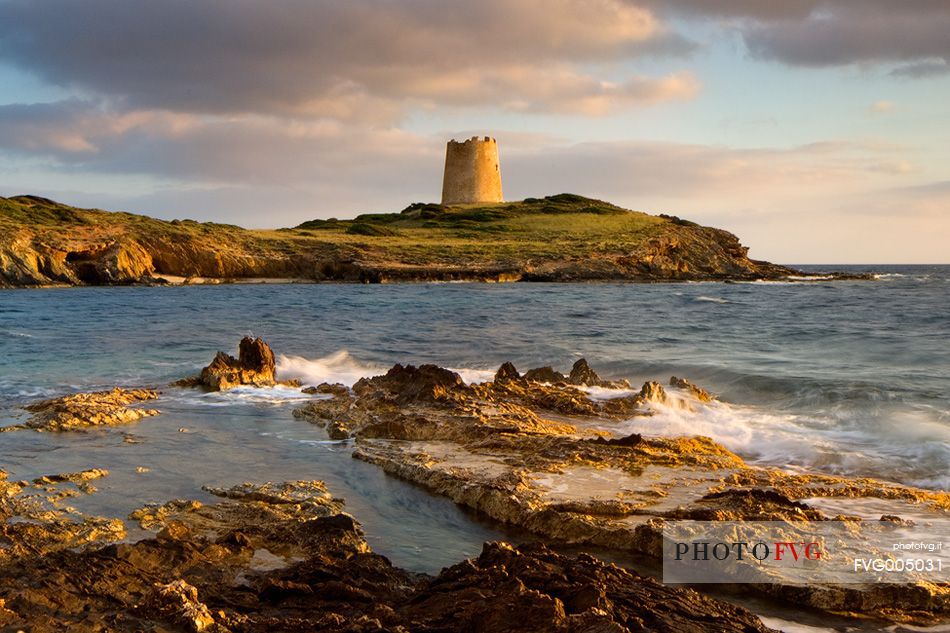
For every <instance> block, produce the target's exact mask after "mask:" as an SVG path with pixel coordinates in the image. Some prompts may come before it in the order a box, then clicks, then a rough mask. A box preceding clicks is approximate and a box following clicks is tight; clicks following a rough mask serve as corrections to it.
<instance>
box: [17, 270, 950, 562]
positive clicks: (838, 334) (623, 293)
mask: <svg viewBox="0 0 950 633" xmlns="http://www.w3.org/2000/svg"><path fill="white" fill-rule="evenodd" d="M838 268H840V267H838ZM853 270H855V271H856V272H857V271H862V270H871V271H873V272H876V273H878V275H879V276H878V278H877V279H876V280H874V281H828V280H822V281H809V282H794V283H788V282H785V283H779V282H765V283H676V284H613V283H598V284H498V285H495V284H478V283H475V284H405V285H376V286H360V285H221V286H194V287H127V288H126V287H124V288H62V289H41V290H8V291H0V403H2V404H0V416H2V419H0V424H3V425H5V424H11V423H16V422H21V421H22V420H23V419H24V417H25V413H24V412H23V411H22V409H20V407H21V406H22V405H23V404H26V403H28V402H30V401H32V400H35V399H38V398H45V397H51V396H56V395H61V394H64V393H69V392H75V391H80V390H90V389H100V388H111V387H113V386H116V385H119V386H126V387H128V386H140V385H144V386H159V387H160V388H161V389H162V391H163V395H162V397H161V399H160V400H159V401H157V402H155V403H150V406H154V407H156V408H159V409H160V410H161V411H162V415H160V416H157V417H153V418H146V419H144V420H142V421H141V422H138V423H136V424H133V425H130V426H126V427H118V428H111V429H101V430H94V431H91V432H86V433H65V434H45V433H34V432H26V431H21V432H17V433H4V434H0V468H2V469H3V470H6V471H7V472H8V473H9V476H10V478H11V479H26V478H32V477H35V476H39V475H41V474H49V473H55V472H66V471H75V470H81V469H84V468H92V467H104V468H107V469H109V471H110V473H111V474H110V476H109V477H107V478H105V479H102V480H99V481H97V482H96V485H97V487H98V488H99V489H100V492H99V493H97V494H93V495H90V496H87V497H82V498H78V499H74V500H71V501H70V502H71V503H72V504H73V505H75V506H76V507H78V508H79V509H81V510H83V511H87V512H93V513H100V514H107V515H110V516H125V515H127V514H128V512H130V511H131V510H133V509H135V508H137V507H139V506H141V505H142V504H143V503H146V502H153V503H154V502H164V501H167V500H169V499H172V498H176V497H177V498H197V499H202V500H208V499H209V497H208V496H207V495H206V494H205V493H203V492H202V491H201V487H202V486H203V485H213V486H230V485H234V484H237V483H241V482H243V481H258V482H260V481H281V480H288V479H322V480H324V481H326V482H327V484H328V485H329V487H330V489H331V491H332V492H333V493H334V494H336V495H338V496H341V497H344V498H345V499H346V502H347V508H348V510H349V511H350V512H351V513H352V514H354V515H355V516H356V517H357V518H358V519H359V520H360V521H361V522H362V523H363V525H364V527H365V529H366V532H367V536H368V540H369V542H370V544H371V545H372V546H373V547H374V549H376V550H377V551H379V552H380V553H383V554H385V555H387V556H389V557H390V558H391V559H393V561H394V562H395V563H396V564H398V565H401V566H404V567H407V568H409V569H413V570H418V571H427V572H435V571H438V570H439V569H440V568H441V567H442V566H444V565H448V564H451V563H454V562H457V561H459V560H461V559H462V558H464V557H467V556H472V555H475V554H477V553H478V551H479V550H480V548H481V544H482V542H484V541H486V540H492V539H499V538H509V539H515V540H517V539H519V538H521V537H522V536H523V535H521V534H518V533H515V532H512V531H511V530H507V529H505V528H503V527H502V526H500V525H498V524H497V523H493V522H490V521H487V520H485V519H483V518H481V517H479V516H477V515H475V514H473V513H469V512H466V511H464V510H462V509H460V508H458V507H457V506H455V505H454V504H452V503H451V502H450V501H448V500H446V499H444V498H440V497H436V496H433V495H431V494H428V493H426V492H425V491H423V490H421V489H420V488H418V487H416V486H414V485H412V484H409V483H405V482H401V481H398V480H396V479H393V478H391V477H388V476H386V475H385V474H383V473H382V472H381V471H380V470H379V469H378V468H377V467H375V466H372V465H369V464H365V463H362V462H360V461H358V460H355V459H352V458H351V457H350V455H351V452H352V444H351V442H336V441H330V440H329V439H328V438H327V436H326V433H325V432H324V431H323V430H322V429H320V428H318V427H316V426H313V425H311V424H308V423H306V422H303V421H300V420H296V419H294V418H293V417H292V415H291V411H292V409H293V407H294V406H298V405H299V404H300V402H301V401H303V400H305V399H306V398H307V397H308V396H306V395H305V394H302V393H301V392H300V391H299V390H297V389H291V388H284V387H278V388H274V389H253V388H239V389H235V390H232V391H229V392H226V393H211V394H206V393H201V392H198V391H195V390H189V389H181V388H173V387H168V386H167V385H168V383H170V382H171V381H173V380H176V379H178V378H182V377H185V376H188V375H192V374H195V373H196V372H197V371H198V370H199V369H200V367H202V366H203V365H205V364H207V363H208V362H209V361H210V359H211V358H212V357H213V355H214V353H215V352H216V351H217V350H226V351H229V352H232V353H234V352H235V351H236V350H235V348H236V345H237V342H238V341H239V339H240V338H241V337H242V336H244V335H246V334H252V335H255V336H261V337H263V338H264V339H265V340H266V341H268V343H270V344H271V345H272V347H273V348H274V349H275V351H276V352H277V354H278V355H279V374H280V377H282V378H300V379H301V380H303V381H304V383H305V384H316V383H319V382H323V381H328V382H342V383H345V384H352V383H354V382H355V381H356V380H358V379H359V378H360V377H362V376H371V375H376V374H378V373H382V372H384V371H385V370H386V369H387V368H388V367H389V366H391V365H392V364H394V363H397V362H400V363H412V364H420V363H436V364H439V365H442V366H446V367H450V368H453V369H455V370H457V371H459V372H460V373H461V374H462V376H463V377H464V378H465V379H466V380H468V381H470V382H471V381H479V380H486V379H488V378H490V377H491V375H492V374H493V373H494V370H495V369H496V368H497V367H498V366H499V365H500V364H501V363H502V362H504V361H512V362H514V363H515V365H516V366H517V367H518V368H519V369H521V370H524V369H528V368H530V367H535V366H539V365H553V366H554V367H555V368H557V369H560V370H562V371H566V370H567V369H569V368H570V365H571V364H572V363H573V362H574V361H575V360H577V359H578V358H580V357H585V358H587V359H588V361H589V362H590V363H591V365H592V366H593V367H594V368H595V369H596V370H597V371H598V372H599V373H601V375H602V376H605V377H610V378H628V379H629V380H630V381H631V382H632V383H633V384H634V385H636V384H638V383H640V382H642V381H644V380H661V381H663V382H665V381H666V380H668V379H669V377H670V375H676V376H680V377H685V378H688V379H690V380H691V381H693V382H695V383H697V384H699V385H701V386H703V387H705V388H706V389H708V390H710V391H711V392H713V393H714V394H716V395H717V396H718V398H719V401H718V402H715V403H712V404H710V405H708V406H703V407H701V408H700V409H699V410H697V411H695V412H686V411H682V410H676V409H664V408H662V407H659V408H658V412H657V415H655V416H652V417H649V418H636V419H634V420H631V421H629V422H625V423H623V424H622V425H621V427H620V428H621V430H624V431H630V432H634V431H636V432H642V433H649V434H661V435H662V434H674V435H675V434H696V433H700V434H703V435H708V436H710V437H713V438H715V439H716V440H717V441H719V442H722V443H723V444H725V445H726V446H727V447H729V448H730V449H732V450H734V451H736V452H737V453H739V454H740V455H742V456H743V457H745V458H746V459H747V460H749V461H752V462H758V463H764V464H772V465H777V466H780V467H782V468H788V469H793V470H795V469H800V470H817V471H822V472H829V473H837V474H847V475H856V476H874V477H878V478H882V479H886V480H890V481H896V482H903V483H907V484H913V485H916V486H924V487H928V488H934V489H943V490H946V489H947V488H950V301H948V299H950V267H946V266H906V267H886V266H871V267H866V268H854V269H853ZM599 395H601V396H603V395H604V394H599ZM123 433H128V434H131V436H132V437H131V438H129V439H133V440H134V441H135V443H129V442H126V441H125V439H126V437H125V436H124V435H123ZM140 467H141V468H140ZM141 469H148V471H147V472H139V471H140V470H141ZM130 528H131V529H132V533H131V535H132V536H133V537H134V536H136V535H137V534H138V533H137V532H136V531H135V527H134V525H132V524H130Z"/></svg>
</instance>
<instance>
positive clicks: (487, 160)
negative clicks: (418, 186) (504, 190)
mask: <svg viewBox="0 0 950 633" xmlns="http://www.w3.org/2000/svg"><path fill="white" fill-rule="evenodd" d="M503 201H504V198H503V197H502V194H501V167H500V165H499V163H498V143H497V142H496V141H495V139H493V138H491V137H490V136H486V137H484V138H479V137H477V136H473V137H472V138H470V139H468V140H467V141H461V142H459V141H456V140H454V139H453V140H451V141H449V142H448V144H447V145H446V147H445V175H444V176H443V178H442V204H474V203H480V202H503Z"/></svg>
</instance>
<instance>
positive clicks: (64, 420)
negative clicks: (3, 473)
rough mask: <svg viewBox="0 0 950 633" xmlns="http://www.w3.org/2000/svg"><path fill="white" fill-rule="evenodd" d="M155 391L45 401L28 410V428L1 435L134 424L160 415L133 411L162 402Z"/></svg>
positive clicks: (119, 391)
mask: <svg viewBox="0 0 950 633" xmlns="http://www.w3.org/2000/svg"><path fill="white" fill-rule="evenodd" d="M158 396H159V392H157V391H153V390H151V389H120V388H118V387H116V388H115V389H113V390H112V391H94V392H90V393H76V394H72V395H68V396H62V397H60V398H53V399H51V400H43V401H41V402H36V403H34V404H30V405H27V406H25V407H24V409H26V410H27V411H30V412H31V413H32V414H33V415H32V416H31V417H30V419H29V420H27V421H26V423H25V424H21V425H14V426H6V427H2V428H0V432H3V431H14V430H19V429H33V430H35V431H56V432H60V431H75V430H81V429H85V428H89V427H94V426H112V425H117V424H130V423H132V422H135V421H137V420H141V419H142V418H144V417H148V416H152V415H158V413H159V412H158V411H157V410H156V409H140V408H133V407H131V406H130V405H132V404H135V403H137V402H143V401H145V400H154V399H155V398H158Z"/></svg>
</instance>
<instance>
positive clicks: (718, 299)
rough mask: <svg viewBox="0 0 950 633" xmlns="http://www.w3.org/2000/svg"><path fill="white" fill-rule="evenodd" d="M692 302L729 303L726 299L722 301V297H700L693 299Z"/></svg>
mask: <svg viewBox="0 0 950 633" xmlns="http://www.w3.org/2000/svg"><path fill="white" fill-rule="evenodd" d="M693 301H706V302H709V303H729V300H728V299H723V298H722V297H707V296H706V295H700V296H698V297H696V298H695V299H693Z"/></svg>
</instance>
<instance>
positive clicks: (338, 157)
mask: <svg viewBox="0 0 950 633" xmlns="http://www.w3.org/2000/svg"><path fill="white" fill-rule="evenodd" d="M948 33H950V2H948V1H947V0H903V1H900V2H896V1H894V0H769V1H768V2H766V1H761V0H479V1H478V2H462V1H458V0H401V1H399V0H347V1H339V0H155V1H153V2H147V3H143V2H129V1H128V0H0V196H12V195H18V194H26V193H29V194H35V195H42V196H45V197H49V198H53V199H56V200H59V201H61V202H65V203H68V204H73V205H76V206H87V207H97V208H103V209H109V210H125V211H134V212H138V213H146V214H149V215H153V216H156V217H160V218H165V219H172V218H192V219H196V220H213V221H217V222H226V223H231V224H239V225H241V226H246V227H250V228H259V227H278V226H293V225H296V224H298V223H300V222H302V221H304V220H308V219H313V218H327V217H338V218H345V217H352V216H353V215H355V214H358V213H363V212H384V211H398V210H400V209H402V208H404V207H405V206H407V205H408V204H410V203H412V202H417V201H426V202H429V201H438V199H439V196H440V193H441V178H442V168H443V163H444V151H445V143H446V141H447V140H449V139H451V138H456V139H462V138H468V137H470V136H473V135H490V136H494V137H495V138H497V139H498V143H499V154H500V159H501V169H502V180H503V187H504V193H505V197H506V199H509V200H517V199H521V198H525V197H529V196H530V197H539V196H544V195H550V194H555V193H562V192H571V193H578V194H582V195H587V196H590V197H594V198H599V199H603V200H608V201H610V202H613V203H615V204H619V205H621V206H624V207H626V208H630V209H636V210H640V211H645V212H648V213H668V214H673V215H678V216H680V217H683V218H688V219H690V220H693V221H696V222H700V223H702V224H708V225H712V226H718V227H720V228H725V229H727V230H730V231H732V232H734V233H736V234H737V235H738V236H739V237H740V239H741V240H742V241H743V243H745V244H746V245H748V246H750V247H751V252H750V255H751V256H752V257H754V258H758V259H768V260H771V261H776V262H781V263H791V264H794V263H799V264H806V263H950V247H948V244H950V36H948Z"/></svg>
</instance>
